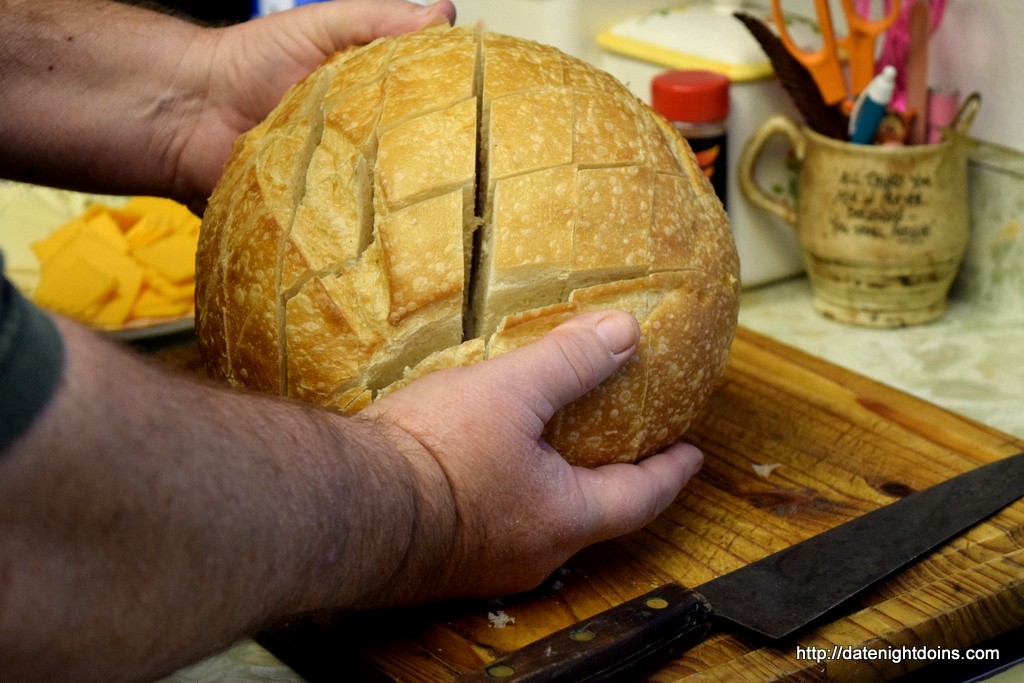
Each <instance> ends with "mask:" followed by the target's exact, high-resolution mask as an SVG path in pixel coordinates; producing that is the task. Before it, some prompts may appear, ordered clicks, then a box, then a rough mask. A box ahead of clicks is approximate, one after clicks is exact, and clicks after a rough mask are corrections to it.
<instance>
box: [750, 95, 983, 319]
mask: <svg viewBox="0 0 1024 683" xmlns="http://www.w3.org/2000/svg"><path fill="white" fill-rule="evenodd" d="M972 118H973V116H972ZM962 133H963V129H962V128H958V129H956V130H953V131H951V132H950V134H949V135H948V136H947V139H946V140H945V141H943V142H941V143H938V144H931V145H911V146H905V147H889V146H880V145H855V144H851V143H848V142H844V141H840V140H836V139H833V138H828V137H824V136H822V135H819V134H818V133H816V132H814V131H813V130H810V129H809V128H807V127H805V126H800V125H798V124H797V123H796V122H794V121H793V120H792V119H790V118H788V117H786V116H781V115H780V116H774V117H772V118H770V119H768V120H766V121H765V122H764V124H762V125H761V127H760V128H759V129H758V130H757V131H756V132H755V133H754V135H753V136H752V137H751V138H750V140H749V141H748V143H747V145H746V147H745V148H744V150H743V153H742V155H741V158H740V167H739V181H740V186H741V189H742V191H743V193H744V195H745V196H746V197H747V199H749V200H750V201H751V202H752V203H753V204H755V205H756V206H758V207H760V208H762V209H764V210H766V211H768V212H770V213H772V214H775V215H777V216H779V217H781V218H782V219H783V220H785V221H787V222H788V223H789V224H790V225H792V226H793V227H794V228H795V229H796V231H797V234H798V237H799V240H800V245H801V247H802V250H803V255H804V264H805V266H806V268H807V273H808V276H809V277H810V281H811V286H812V291H813V298H814V305H815V308H816V309H817V310H818V311H819V312H821V313H822V314H824V315H826V316H828V317H831V318H834V319H836V320H840V321H843V322H849V323H855V324H861V325H869V326H875V327H897V326H902V325H913V324H917V323H922V322H925V321H928V320H932V319H934V318H937V317H939V316H940V315H942V313H943V312H944V311H945V310H946V305H947V301H948V294H949V288H950V286H951V285H952V283H953V279H954V277H955V276H956V273H957V270H958V269H959V267H960V262H961V260H962V259H963V256H964V252H965V251H966V248H967V240H968V235H969V231H970V229H969V221H970V219H969V213H968V203H967V145H966V144H965V143H966V138H965V137H964V136H963V134H962ZM776 135H782V136H785V137H786V138H788V139H789V142H790V143H791V144H792V148H793V154H794V155H795V157H796V158H797V160H798V162H799V168H800V170H799V173H798V182H797V190H796V197H794V198H792V199H793V200H794V201H792V202H791V201H790V200H788V199H786V198H784V197H782V196H780V195H778V194H770V193H769V192H768V191H766V190H765V189H764V188H763V187H761V186H760V185H759V184H758V183H757V182H755V181H754V169H755V168H756V166H757V163H758V159H759V157H760V154H761V150H762V149H763V147H764V146H765V144H766V142H767V141H768V140H769V139H770V138H772V137H773V136H776ZM794 204H795V206H794Z"/></svg>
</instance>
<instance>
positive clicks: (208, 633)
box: [0, 325, 443, 680]
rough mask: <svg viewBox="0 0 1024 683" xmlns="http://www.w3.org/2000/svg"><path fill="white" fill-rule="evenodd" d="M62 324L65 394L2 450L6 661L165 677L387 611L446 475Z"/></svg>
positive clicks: (1, 626) (1, 659)
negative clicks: (317, 613) (253, 638)
mask: <svg viewBox="0 0 1024 683" xmlns="http://www.w3.org/2000/svg"><path fill="white" fill-rule="evenodd" d="M62 327H63V333H64V335H65V338H66V340H67V342H68V344H67V348H68V365H67V368H66V371H65V379H64V381H63V385H62V387H61V389H60V390H59V392H58V394H57V395H56V396H55V397H54V399H53V400H52V402H51V404H50V405H49V406H48V408H47V410H46V411H45V412H44V413H43V414H42V415H41V416H40V418H39V419H38V420H37V421H36V423H35V424H34V425H33V427H32V428H31V429H30V431H29V432H28V433H26V435H24V436H23V437H22V438H21V439H20V440H19V441H18V442H16V443H15V444H14V445H13V446H12V447H11V448H10V449H9V450H8V452H6V453H4V454H2V455H0V500H3V501H4V504H3V506H0V577H3V579H4V580H3V581H0V670H2V671H5V672H7V674H10V675H12V676H13V677H14V678H17V679H18V680H27V679H28V678H32V677H34V676H36V675H40V674H49V675H51V676H57V674H60V675H59V676H58V677H64V676H67V675H69V674H72V673H74V672H78V673H80V674H82V675H83V677H85V678H96V679H103V680H114V679H117V678H122V677H124V678H132V677H137V676H140V675H145V676H151V675H156V674H160V673H166V672H167V671H171V670H174V668H176V667H178V666H181V665H183V664H184V663H187V662H189V661H192V660H194V659H195V658H197V657H199V656H201V655H203V654H205V653H208V652H211V651H214V650H216V649H217V648H218V647H222V646H225V645H227V644H229V643H230V642H232V641H233V640H234V639H236V638H238V637H240V636H242V635H244V634H248V633H252V632H254V631H255V630H256V629H258V628H259V627H261V626H265V625H266V624H268V623H269V622H271V621H273V620H275V619H277V618H280V617H282V616H285V615H288V614H293V613H298V612H304V611H308V610H316V609H321V608H346V607H351V606H359V605H363V604H366V603H367V602H372V601H374V599H375V596H373V595H370V594H368V593H367V592H366V589H367V587H368V586H379V585H381V584H382V583H386V582H387V580H388V578H389V575H390V574H392V573H395V572H398V571H399V570H401V571H403V572H406V571H407V570H408V567H407V566H405V565H404V564H403V563H405V562H406V561H407V560H408V557H407V555H408V552H409V550H410V540H411V539H412V538H413V537H414V535H415V536H416V537H417V539H418V540H417V544H422V543H430V542H432V541H431V538H430V536H429V534H428V535H426V536H425V535H424V534H423V532H422V530H420V531H418V532H417V533H416V534H414V530H415V527H416V515H417V514H418V513H417V509H418V508H421V507H422V504H421V503H420V502H418V501H417V493H418V492H419V490H418V487H419V486H420V484H422V483H423V482H422V479H423V476H422V475H424V474H426V475H427V476H430V474H429V472H430V470H429V468H426V469H421V468H419V467H418V466H416V465H411V464H410V462H411V461H410V460H409V459H407V458H405V457H403V456H401V455H400V454H398V453H397V452H396V451H395V447H394V446H393V445H391V444H390V443H388V442H386V441H384V440H383V439H381V438H380V437H379V430H378V429H376V428H374V427H373V426H371V425H370V424H367V423H364V422H362V421H359V420H349V419H345V418H341V417H339V416H336V415H333V414H329V413H326V412H323V411H319V410H314V409H307V408H300V407H297V406H294V405H292V404H289V403H286V402H284V401H281V400H278V399H272V398H269V397H257V396H245V397H243V396H240V395H237V394H234V393H229V392H226V391H222V390H220V389H217V388H213V387H203V388H197V387H196V386H195V385H194V384H193V383H192V382H191V381H189V380H186V379H183V378H179V377H172V376H169V375H165V374H164V373H161V372H159V371H157V370H156V369H155V368H152V367H149V366H148V365H146V364H144V363H143V362H141V361H140V360H139V359H137V358H134V357H130V356H129V355H128V354H126V353H125V352H123V351H121V350H120V349H116V348H114V347H113V345H111V344H109V343H107V342H106V341H105V340H99V339H96V338H94V337H93V335H92V334H91V333H89V332H86V331H83V330H80V329H78V328H76V327H74V326H72V325H63V326H62ZM90 368H105V369H104V370H100V371H96V370H90ZM423 512H424V511H423V510H420V511H419V514H422V513H423ZM431 516H432V518H433V519H434V521H435V522H436V521H437V519H438V517H437V516H436V515H433V514H432V515H431ZM442 526H443V525H442ZM435 531H436V527H435ZM432 551H433V552H434V553H436V551H437V549H436V548H433V549H432ZM429 554H431V553H425V554H424V555H429ZM422 571H423V572H429V571H431V568H429V567H424V568H422ZM21 666H23V667H26V668H25V670H24V671H22V670H20V669H19V667H21ZM43 666H46V667H53V669H52V670H50V671H41V670H40V667H43ZM94 667H103V668H102V670H101V669H98V668H94Z"/></svg>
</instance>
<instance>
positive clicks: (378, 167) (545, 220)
mask: <svg viewBox="0 0 1024 683" xmlns="http://www.w3.org/2000/svg"><path fill="white" fill-rule="evenodd" d="M738 271H739V265H738V259H737V255H736V248H735V244H734V242H733V239H732V235H731V232H730V230H729V226H728V221H727V218H726V216H725V212H724V210H723V209H722V205H721V203H720V202H719V201H718V199H717V198H716V197H715V196H714V194H713V192H712V190H711V186H710V184H709V182H708V181H707V179H706V178H705V177H704V175H703V173H702V172H701V170H700V168H699V167H698V166H697V163H696V161H695V159H694V157H693V154H692V153H691V151H690V149H689V146H688V145H687V144H686V142H685V141H684V140H683V139H682V138H681V136H679V134H678V133H677V132H676V131H675V130H674V129H673V128H672V127H671V126H670V125H669V124H668V123H667V122H666V121H665V120H664V119H663V118H661V117H660V116H658V115H657V114H655V113H654V112H653V111H652V110H651V109H650V108H649V107H647V106H646V105H644V104H643V103H641V102H640V101H639V100H637V99H636V98H635V97H633V96H632V95H631V94H630V93H629V91H628V90H627V89H626V88H625V87H624V86H623V85H621V84H620V83H619V82H618V81H616V80H615V79H614V78H612V77H611V76H610V75H608V74H606V73H604V72H602V71H599V70H597V69H594V68H593V67H590V66H589V65H586V64H585V63H583V62H581V61H579V60H576V59H575V58H572V57H570V56H568V55H565V54H564V53H561V52H560V51H558V50H556V49H555V48H551V47H548V46H544V45H539V44H537V43H532V42H529V41H525V40H521V39H518V38H512V37H509V36H503V35H500V34H494V33H488V32H483V31H479V30H473V29H462V28H433V29H428V30H425V31H421V32H418V33H414V34H409V35H406V36H401V37H397V38H386V39H380V40H378V41H375V42H373V43H370V44H369V45H367V46H363V47H360V48H355V49H351V50H347V51H344V52H340V53H338V54H335V55H333V56H332V57H331V58H329V59H328V60H327V61H326V62H325V63H324V64H323V65H322V66H321V67H320V68H318V69H317V70H316V71H314V72H313V73H312V74H310V76H308V77H307V78H306V79H304V80H303V81H301V82H300V83H298V84H297V85H296V86H294V87H293V88H292V89H291V90H290V91H289V92H288V93H287V94H286V95H285V97H284V98H283V99H282V101H281V104H280V105H279V106H278V107H277V108H276V109H275V110H274V111H273V112H272V113H271V114H270V115H269V116H268V117H267V119H266V120H265V121H263V122H262V123H261V124H259V125H258V126H256V127H255V128H253V129H252V130H251V131H250V132H249V133H247V134H245V135H243V136H242V137H241V138H239V140H238V141H236V143H235V147H234V149H233V152H232V155H231V158H230V159H229V161H228V163H227V166H226V168H225V171H224V175H223V177H222V179H221V181H220V182H219V183H218V185H217V188H216V190H215V191H214V193H213V196H212V197H211V198H210V202H209V208H208V209H207V212H206V215H205V216H204V220H203V227H202V231H201V234H200V243H199V249H198V253H197V273H196V280H197V286H196V304H197V317H196V332H197V338H198V340H199V345H200V349H201V351H202V354H203V357H204V359H205V361H206V365H207V369H208V371H209V373H210V374H211V375H213V376H214V377H217V378H221V379H225V380H227V381H228V382H230V383H232V384H235V385H244V386H248V387H251V388H254V389H257V390H261V391H267V392H273V393H278V394H282V395H286V396H291V397H294V398H296V399H299V400H303V401H307V402H311V403H316V404H320V405H324V406H328V407H332V408H335V409H337V410H340V411H344V412H354V411H357V410H359V409H361V408H363V407H365V406H367V405H369V404H370V403H371V402H372V401H374V400H376V399H378V398H380V397H382V396H385V395H387V394H388V393H390V392H392V391H395V390H397V389H398V388H400V387H402V386H404V385H405V384H407V383H408V382H410V381H412V380H413V379H416V378H418V377H421V376H423V375H425V374H428V373H430V372H434V371H437V370H441V369H444V368H447V367H453V366H458V365H468V364H471V363H475V362H479V361H480V360H484V359H486V358H490V357H494V356H497V355H500V354H502V353H506V352H508V351H510V350H513V349H515V348H518V347H519V346H522V345H523V344H526V343H529V342H530V341H533V340H535V339H537V338H538V337H539V336H541V335H543V334H544V333H545V332H547V331H548V330H550V329H552V328H553V327H555V326H556V325H558V324H559V323H560V322H563V321H564V320H566V319H568V318H569V317H570V316H572V315H574V314H576V313H580V312H584V311H591V310H604V309H611V308H616V309H621V310H626V311H629V312H630V313H632V314H633V315H634V316H635V317H636V318H637V320H638V321H639V322H640V325H641V331H642V336H641V341H640V347H639V350H638V352H637V354H636V355H635V356H634V357H633V358H632V359H631V360H630V361H629V362H627V364H626V365H625V366H624V367H623V368H621V369H620V370H619V371H618V372H617V373H615V374H614V375H613V376H612V377H610V378H609V379H608V380H606V381H605V382H604V383H602V384H601V385H600V386H599V387H598V388H597V389H595V390H594V391H592V392H590V393H589V394H587V395H586V396H584V397H583V398H582V399H580V400H578V401H576V402H574V403H572V404H571V405H569V406H566V407H565V408H563V409H562V410H560V411H559V412H558V413H557V414H556V415H555V417H554V418H553V419H552V420H551V422H550V423H549V424H548V426H547V428H546V431H545V434H544V436H545V439H547V440H548V442H549V443H551V445H552V446H553V447H554V448H555V449H556V450H558V451H559V453H561V454H562V455H563V457H565V458H566V459H567V460H569V461H570V462H572V463H574V464H581V465H586V466H596V465H600V464H604V463H607V462H615V461H625V462H629V461H634V460H637V459H639V458H643V457H645V456H647V455H650V454H651V453H654V452H656V451H658V450H661V449H662V448H664V447H665V446H666V445H668V444H670V443H672V442H673V441H675V440H677V439H678V438H679V437H680V436H681V435H682V434H683V433H684V432H685V430H686V429H687V427H688V426H689V424H690V422H691V421H692V419H693V418H694V416H695V415H696V413H697V411H698V410H699V409H700V407H701V406H702V405H703V403H704V402H705V400H706V399H707V397H708V395H709V394H710V392H711V390H712V389H713V387H714V385H715V382H716V381H717V380H718V378H719V377H720V375H721V373H722V371H723V369H724V366H725V362H726V358H727V354H728V348H729V345H730V343H731V341H732V337H733V334H734V332H735V327H736V315H737V308H738V290H739V282H738Z"/></svg>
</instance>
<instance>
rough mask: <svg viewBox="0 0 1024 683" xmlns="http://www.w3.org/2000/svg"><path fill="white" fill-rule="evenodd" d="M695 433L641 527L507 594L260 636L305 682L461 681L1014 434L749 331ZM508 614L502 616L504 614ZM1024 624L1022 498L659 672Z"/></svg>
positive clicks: (879, 674) (957, 639)
mask: <svg viewBox="0 0 1024 683" xmlns="http://www.w3.org/2000/svg"><path fill="white" fill-rule="evenodd" d="M689 439H690V440H691V441H693V442H694V443H696V444H697V445H698V446H700V447H701V448H702V449H703V450H704V452H705V455H706V462H705V466H704V468H703V469H702V471H701V472H700V474H699V475H698V476H697V477H696V479H695V480H694V481H692V482H691V483H690V485H689V486H687V488H686V489H684V490H683V492H682V493H681V494H680V496H679V498H678V499H677V500H676V501H675V503H674V504H673V505H672V506H671V507H670V508H669V509H668V510H667V511H666V512H665V513H664V514H662V515H661V516H660V517H659V518H658V519H657V520H656V521H655V522H653V523H652V524H650V525H649V526H648V527H647V528H645V529H644V530H642V531H640V532H637V533H635V534H632V535H630V536H628V537H625V538H622V539H618V540H616V541H611V542H607V543H603V544H600V545H597V546H594V547H592V548H589V549H587V550H585V551H584V552H582V553H581V554H579V555H578V556H576V557H575V558H573V559H572V560H571V561H570V562H568V563H567V564H566V565H565V566H564V568H563V569H562V570H561V571H559V572H558V573H557V574H556V575H555V576H553V577H552V578H551V579H550V580H549V581H548V582H547V583H545V585H543V586H541V587H540V588H538V589H537V590H535V591H532V592H530V593H528V594H524V595H517V596H512V597H507V598H504V599H502V600H498V601H490V602H470V603H457V604H446V605H440V606H436V605H435V606H429V607H425V608H419V609H412V610H402V611H396V612H387V613H376V614H369V615H366V614H363V615H355V616H350V617H346V618H345V619H344V620H343V621H339V622H336V623H334V624H332V625H331V626H311V625H309V624H294V625H292V626H290V627H289V628H288V629H284V630H280V631H277V632H275V633H273V634H268V636H267V637H265V638H262V639H261V642H264V644H266V645H267V646H268V647H270V649H272V650H273V651H274V652H276V653H277V654H278V655H279V656H281V657H282V659H284V660H285V661H286V662H287V663H289V664H290V665H291V666H293V667H295V668H296V669H297V670H298V672H299V673H300V674H303V675H305V676H306V677H307V678H309V679H310V680H312V681H316V680H323V679H326V678H331V679H332V680H357V679H360V678H362V679H371V680H375V679H378V678H380V679H384V680H387V679H398V680H403V681H450V680H453V679H454V678H455V676H456V675H457V674H459V673H462V672H467V671H470V670H473V669H476V668H478V667H480V666H481V665H483V664H485V663H487V662H490V661H492V660H493V659H495V658H496V657H497V656H499V655H501V654H504V653H507V652H509V651H511V650H513V649H516V648H519V647H522V646H523V645H526V644H528V643H530V642H532V641H534V640H536V639H538V638H540V637H542V636H545V635H548V634H549V633H552V632H553V631H556V630H558V629H560V628H563V627H565V626H567V625H570V624H571V623H573V622H576V621H578V620H580V619H584V618H587V617H589V616H591V615H593V614H595V613H597V612H599V611H601V610H604V609H607V608H608V607H611V606H614V605H617V604H619V603H621V602H623V601H625V600H628V599H630V598H633V597H635V596H637V595H639V594H641V593H644V592H646V591H648V590H650V589H651V588H654V587H656V586H658V585H660V584H662V583H665V582H667V581H671V580H676V581H680V582H682V583H684V584H686V585H690V586H697V585H699V584H701V583H703V582H705V581H708V580H709V579H712V578H714V577H715V576H718V575H720V574H723V573H726V572H729V571H731V570H733V569H736V568H738V567H740V566H743V565H745V564H747V563H749V562H751V561H754V560H757V559H760V558H761V557H764V556H765V555H768V554H770V553H772V552H775V551H777V550H779V549H781V548H784V547H786V546H789V545H791V544H793V543H795V542H797V541H800V540H802V539H805V538H807V537H809V536H812V535H814V534H816V533H818V532H821V531H824V530H826V529H829V528H831V527H833V526H836V525H838V524H841V523H842V522H845V521H847V520H849V519H851V518H854V517H857V516H859V515H862V514H864V513H866V512H868V511H869V510H872V509H874V508H877V507H879V506H882V505H885V504H887V503H889V502H891V501H893V500H895V499H896V498H898V497H900V496H904V495H906V494H908V493H910V492H911V491H915V490H918V489H921V488H925V487H927V486H929V485H931V484H935V483H937V482H939V481H942V480H945V479H947V478H949V477H952V476H954V475H956V474H959V473H961V472H964V471H967V470H969V469H972V468H974V467H976V466H978V465H980V464H982V463H986V462H990V461H992V460H995V459H998V458H1000V457H1003V456H1006V455H1010V454H1013V453H1017V452H1019V451H1022V450H1024V440H1022V439H1017V438H1014V437H1011V436H1008V435H1006V434H1003V433H1000V432H998V431H996V430H994V429H991V428H989V427H986V426H984V425H981V424H979V423H977V422H974V421H972V420H969V419H967V418H963V417H960V416H957V415H954V414H951V413H949V412H947V411H945V410H942V409H940V408H938V407H935V406H933V405H930V404H928V403H925V402H922V401H920V400H918V399H916V398H913V397H911V396H908V395H907V394H904V393H902V392H900V391H897V390H895V389H892V388H889V387H886V386H883V385H881V384H879V383H877V382H874V381H872V380H869V379H867V378H865V377H863V376H860V375H857V374H854V373H851V372H848V371H846V370H843V369H841V368H839V367H837V366H835V365H832V364H830V363H827V362H825V361H822V360H820V359H816V358H813V357H811V356H808V355H806V354H804V353H802V352H800V351H797V350H795V349H792V348H790V347H787V346H784V345H782V344H779V343H777V342H774V341H772V340H770V339H768V338H766V337H762V336H760V335H757V334H755V333H753V332H750V331H747V330H743V329H741V330H740V331H739V333H738V335H737V338H736V341H735V344H734V346H733V351H732V356H731V360H730V364H729V368H728V370H727V372H726V374H725V377H724V379H723V381H722V383H721V386H720V387H719V388H718V390H717V391H716V392H715V393H714V395H713V396H712V398H711V400H710V403H709V405H708V407H707V409H706V411H705V413H704V415H703V416H702V417H701V418H700V419H699V420H698V421H697V422H696V423H695V424H694V425H693V427H692V428H691V431H690V433H689ZM502 621H507V623H505V624H504V625H502ZM1020 624H1024V502H1018V503H1016V504H1014V505H1012V506H1010V507H1009V508H1007V509H1005V510H1004V511H1003V512H1001V513H999V514H998V515H996V516H995V517H993V518H991V519H990V520H988V521H986V522H984V523H982V524H980V525H978V526H977V527H975V528H974V529H972V530H971V531H969V532H968V533H967V534H965V535H964V536H962V537H960V538H958V539H956V540H955V541H953V542H951V543H950V544H948V545H946V546H944V547H942V548H940V549H939V550H938V551H936V552H934V553H932V554H931V555H930V556H928V557H927V558H925V559H924V560H922V561H921V562H919V563H918V564H916V565H914V566H912V567H911V568H909V569H907V570H906V571H904V572H903V573H901V574H899V575H897V576H895V577H893V578H891V579H889V580H886V581H885V582H883V583H882V584H880V585H879V586H878V587H876V588H874V589H872V590H870V591H869V592H868V593H867V594H866V595H865V596H863V597H862V598H861V599H859V600H858V601H857V602H856V604H854V605H850V606H848V607H847V608H845V610H844V611H843V612H840V613H839V614H838V615H837V616H836V618H835V621H833V622H831V623H828V624H826V625H824V626H821V627H819V628H817V629H816V630H813V631H810V632H807V633H805V634H804V635H802V636H801V637H798V638H796V639H794V640H793V641H791V642H786V643H783V644H781V645H777V646H775V647H768V646H765V645H764V644H763V643H759V642H756V641H753V640H751V639H749V638H747V637H745V636H742V635H739V634H734V633H717V634H715V635H713V636H712V637H711V638H709V639H708V640H707V641H705V642H704V643H702V644H701V645H699V646H697V647H696V648H694V649H692V650H691V651H690V652H688V653H687V654H685V655H684V656H682V657H680V658H679V659H677V660H675V661H674V662H672V663H671V664H670V665H669V666H667V667H666V668H665V669H663V670H662V671H660V672H659V673H657V674H656V675H655V676H654V677H653V679H652V680H654V681H680V680H682V681H759V682H760V681H767V680H808V679H811V680H820V679H825V678H829V679H838V680H844V681H845V680H865V679H867V680H886V679H891V678H893V677H896V676H899V675H901V674H903V673H905V672H907V671H909V670H912V669H914V668H917V667H920V666H922V665H924V664H927V663H928V662H927V661H907V660H904V661H901V662H899V663H894V662H891V661H886V660H874V661H870V660H868V661H865V660H849V661H847V660H837V659H831V660H827V661H824V662H821V663H817V662H815V661H812V660H809V659H799V658H798V657H797V646H798V645H799V646H801V647H807V646H814V647H817V648H825V649H829V650H831V649H832V647H833V646H834V645H838V646H853V647H855V648H860V647H874V648H887V647H900V646H907V647H922V646H926V647H930V648H941V647H944V648H963V647H969V646H972V645H976V644H978V643H979V642H981V641H983V640H985V639H987V638H989V637H992V636H994V635H997V634H1000V633H1003V632H1005V631H1008V630H1010V629H1011V628H1014V627H1016V626H1019V625H1020Z"/></svg>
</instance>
